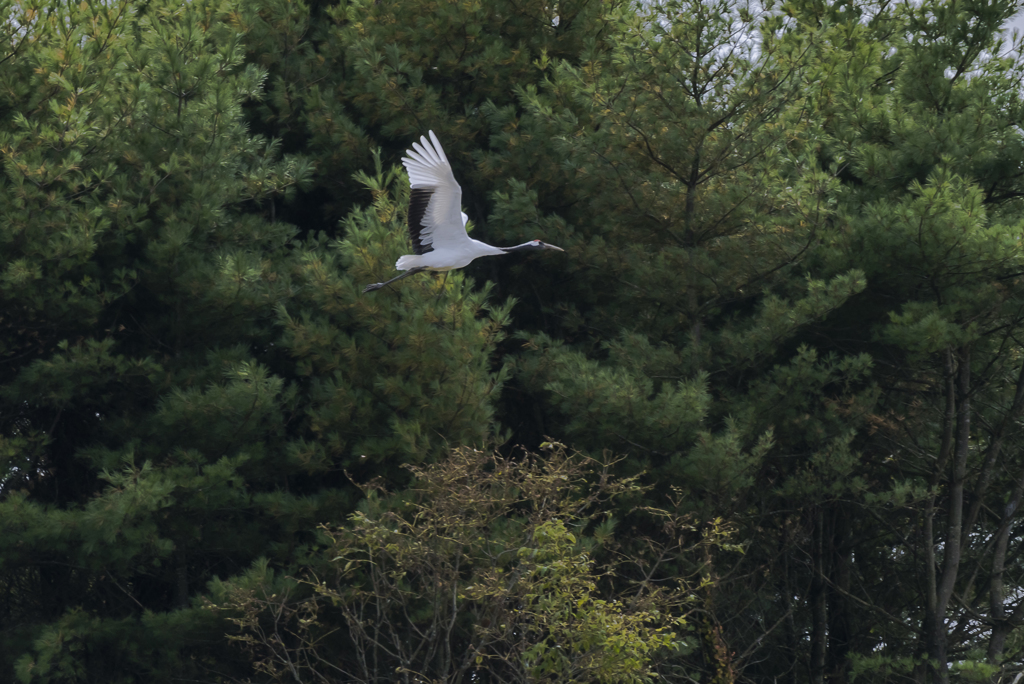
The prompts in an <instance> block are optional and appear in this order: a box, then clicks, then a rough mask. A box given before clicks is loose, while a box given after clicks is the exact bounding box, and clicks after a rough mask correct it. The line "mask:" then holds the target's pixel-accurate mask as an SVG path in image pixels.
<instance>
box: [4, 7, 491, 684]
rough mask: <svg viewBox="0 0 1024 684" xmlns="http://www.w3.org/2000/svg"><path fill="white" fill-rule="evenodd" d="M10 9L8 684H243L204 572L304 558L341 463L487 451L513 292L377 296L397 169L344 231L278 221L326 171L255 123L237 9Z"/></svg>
mask: <svg viewBox="0 0 1024 684" xmlns="http://www.w3.org/2000/svg"><path fill="white" fill-rule="evenodd" d="M3 10H4V14H3V19H2V22H3V23H2V26H3V29H2V32H0V35H3V36H5V37H6V38H5V41H4V42H3V45H2V48H0V49H2V50H3V52H2V54H0V59H2V60H4V69H3V70H2V72H0V109H2V110H3V112H4V114H5V116H4V118H3V124H2V125H0V155H2V159H3V164H4V166H3V173H2V175H0V210H2V211H3V214H4V217H5V218H4V222H3V224H2V226H0V250H2V251H3V259H2V260H0V261H2V264H3V266H2V267H0V297H2V299H3V301H4V311H3V314H2V321H3V325H2V326H0V357H2V360H3V364H2V367H3V370H0V587H2V592H0V593H2V594H3V596H4V597H5V598H4V601H3V604H2V607H0V611H2V612H0V624H2V625H3V628H2V630H0V679H3V678H5V681H6V680H7V679H10V680H13V678H14V676H15V670H16V672H17V676H18V677H20V678H21V680H22V681H25V682H73V681H94V680H95V681H110V682H164V681H173V680H175V679H176V678H181V677H185V678H193V679H201V678H204V677H214V676H224V677H230V676H235V675H237V674H238V673H241V672H245V671H246V666H245V664H244V663H241V662H239V661H238V660H237V658H236V657H235V656H233V655H231V654H230V653H229V652H228V651H227V650H226V645H225V642H224V639H223V633H224V631H225V629H226V627H225V624H224V623H223V621H222V620H220V619H219V618H216V616H212V615H211V614H209V613H208V612H205V611H202V610H201V609H200V608H199V607H198V604H199V598H198V597H199V595H200V593H201V592H202V591H204V587H205V585H206V584H207V582H209V581H211V580H212V579H213V578H214V577H216V576H232V575H235V574H237V573H240V572H242V571H244V570H245V569H246V568H247V567H249V565H250V564H251V563H252V562H253V561H254V560H255V559H256V558H259V557H261V556H267V557H269V558H271V559H272V561H273V563H275V564H276V565H279V566H284V567H288V566H290V565H293V564H295V563H297V562H298V558H300V557H301V556H302V554H303V553H305V549H306V547H307V546H308V544H310V543H311V542H312V541H313V539H314V536H315V531H314V530H315V526H316V524H317V523H318V522H320V521H323V520H327V519H332V518H340V517H341V516H343V515H345V514H346V513H348V512H349V511H351V509H352V505H353V501H354V499H355V498H356V497H357V496H358V491H357V490H355V489H354V488H353V487H352V486H351V485H350V484H349V482H348V480H347V479H346V477H345V475H344V472H345V470H346V469H348V470H351V471H352V472H354V473H356V472H358V473H360V474H363V475H369V474H380V475H385V476H388V477H391V478H394V479H396V480H402V479H404V473H403V471H401V470H399V469H398V467H397V466H399V465H400V464H401V463H403V462H410V461H411V462H422V461H429V460H430V459H432V458H434V457H436V456H437V455H438V454H439V453H441V451H442V449H443V448H444V446H445V444H446V441H447V440H453V441H457V442H459V443H466V444H483V443H485V442H487V441H488V440H489V439H491V438H492V437H493V436H494V435H495V432H496V431H497V430H496V428H495V425H494V421H493V414H494V408H493V405H492V402H493V397H494V396H495V395H496V393H497V392H499V391H500V389H501V386H502V383H503V381H504V378H505V371H504V370H503V369H502V366H501V364H500V363H499V364H496V365H494V367H493V368H492V363H493V362H494V359H493V351H494V349H495V347H496V345H497V344H498V342H499V341H500V340H501V338H502V332H501V329H502V326H503V325H504V324H505V323H506V322H507V320H508V311H509V308H510V306H511V305H510V304H507V305H504V306H495V307H492V308H491V309H490V312H489V313H488V312H487V311H484V308H485V301H486V299H487V295H486V291H485V292H481V293H474V292H473V291H472V289H471V287H470V284H469V283H468V282H467V281H464V280H463V279H461V278H452V279H449V282H448V289H447V290H446V291H445V292H443V293H441V295H440V296H438V291H437V289H438V288H437V287H436V284H432V282H431V280H430V279H429V278H426V277H425V278H424V279H423V280H422V281H421V282H420V283H419V285H418V286H416V285H412V284H410V285H411V286H410V287H409V288H406V289H405V294H406V295H407V296H406V297H405V298H404V299H400V298H398V297H396V296H390V297H389V293H387V292H384V293H379V294H380V295H381V296H380V297H377V298H375V299H374V300H371V299H369V298H365V299H364V298H361V297H360V296H359V292H360V290H361V286H362V284H363V278H364V277H366V276H368V275H369V273H370V271H371V270H374V271H377V270H379V269H382V268H384V267H385V266H384V264H385V263H386V262H390V261H391V260H392V259H393V257H392V256H391V255H392V253H393V252H396V251H398V250H399V249H401V248H400V247H399V246H398V244H397V239H398V236H399V235H401V232H402V231H401V228H400V222H402V221H404V213H403V212H404V210H403V211H402V212H399V211H397V210H396V209H395V207H396V206H397V204H396V202H401V203H403V204H404V203H405V202H406V201H407V195H403V196H401V197H399V198H397V200H396V198H394V197H392V196H391V195H390V194H389V193H393V192H395V190H394V188H393V187H392V185H393V184H394V183H395V182H396V180H397V179H398V178H399V175H398V172H396V171H388V172H384V171H383V170H382V169H381V168H380V167H379V166H378V168H377V169H376V171H375V173H374V174H372V175H371V174H367V173H364V174H363V175H362V176H361V177H360V179H361V181H355V182H353V181H351V179H350V178H348V177H347V178H345V179H344V182H346V183H347V184H348V185H349V186H350V190H349V192H351V193H353V195H356V194H358V195H359V196H360V197H361V200H362V201H363V202H364V203H366V202H370V201H373V202H374V205H373V207H372V208H368V209H356V210H353V211H352V212H351V214H350V216H349V217H348V219H347V220H346V222H345V224H344V228H345V230H347V235H346V237H345V239H344V240H333V239H331V238H329V237H327V236H324V235H322V234H316V235H310V236H307V237H306V238H304V239H301V240H300V239H298V237H297V233H298V231H297V229H296V228H295V227H294V226H291V225H289V224H287V223H282V222H280V221H276V220H275V213H276V211H277V209H276V207H278V205H287V203H288V202H290V201H293V200H294V199H295V197H296V191H298V190H300V189H301V188H308V187H309V185H308V184H309V182H310V179H311V178H312V173H313V165H312V164H311V162H310V160H309V158H308V157H303V156H299V155H292V154H290V153H288V154H286V153H284V151H283V145H284V143H282V142H279V141H277V140H271V139H267V138H264V137H262V136H260V135H257V134H253V133H252V132H251V131H250V126H249V125H248V123H247V122H246V120H245V118H244V117H245V114H246V111H248V110H252V109H256V110H258V109H259V108H260V107H261V106H262V105H261V104H260V100H261V98H263V96H264V88H265V87H266V78H267V74H266V71H265V70H264V69H263V68H261V67H260V66H258V65H255V64H245V62H244V56H245V52H244V45H243V40H242V39H243V36H242V35H241V34H240V33H239V32H238V31H237V30H236V22H237V20H238V18H239V16H240V15H239V14H238V7H237V3H233V2H229V1H227V0H224V1H223V2H221V1H218V0H211V1H210V2H193V3H187V4H185V5H181V4H180V3H179V4H175V3H166V2H147V3H134V2H130V1H126V2H117V3H105V4H100V5H92V6H90V5H89V4H88V3H84V4H74V3H72V4H67V3H58V4H53V3H42V2H39V3H33V2H25V3H18V4H8V3H5V4H4V5H3ZM402 184H403V185H405V181H404V180H403V182H402ZM368 190H370V192H367V191H368ZM400 192H404V193H407V190H402V191H400ZM386 235H389V236H390V239H391V241H392V242H390V243H388V244H387V247H386V249H387V250H389V251H388V252H387V256H386V258H385V255H384V253H383V252H382V251H381V250H382V249H384V247H383V246H382V245H384V244H385V243H386V240H385V239H384V237H385V236H386ZM346 269H347V272H346ZM212 673H217V674H216V675H214V674H212Z"/></svg>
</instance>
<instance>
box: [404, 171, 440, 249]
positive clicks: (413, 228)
mask: <svg viewBox="0 0 1024 684" xmlns="http://www.w3.org/2000/svg"><path fill="white" fill-rule="evenodd" d="M433 194H434V191H433V190H432V189H429V188H413V191H412V196H411V197H410V198H409V239H410V240H411V241H412V251H413V254H417V255H423V254H426V253H427V252H432V251H433V250H434V248H433V246H431V245H424V244H423V243H422V242H420V235H421V234H422V232H423V218H424V217H425V216H426V215H427V206H429V204H430V198H431V196H433Z"/></svg>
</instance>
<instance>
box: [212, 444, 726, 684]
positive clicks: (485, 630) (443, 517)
mask: <svg viewBox="0 0 1024 684" xmlns="http://www.w3.org/2000/svg"><path fill="white" fill-rule="evenodd" d="M610 466H611V464H610V463H603V464H602V463H599V462H596V461H594V460H593V459H588V458H585V457H582V456H580V455H575V456H570V455H567V454H566V453H565V452H564V449H563V448H562V447H561V446H554V445H552V448H551V449H550V450H549V453H548V454H546V455H545V456H544V457H543V458H541V457H536V456H528V457H524V458H521V459H510V458H503V457H501V456H498V455H493V454H487V453H485V452H481V451H476V450H472V449H466V448H460V449H456V450H455V451H453V452H452V453H451V454H450V455H449V457H448V458H447V459H445V460H443V461H441V462H439V463H437V464H435V465H431V466H427V467H424V468H419V467H414V468H411V471H412V473H413V475H414V476H415V478H416V480H415V482H414V484H413V485H412V487H411V488H410V489H409V490H408V491H407V492H406V493H405V494H403V495H400V496H394V495H389V494H388V493H386V492H383V491H379V490H377V489H375V488H369V489H367V492H366V493H367V497H366V499H365V500H364V502H363V504H362V505H361V506H360V510H359V511H358V512H356V513H354V514H353V515H352V516H350V518H349V521H348V524H346V525H344V526H341V525H330V526H326V527H325V528H324V534H325V541H326V542H327V546H326V547H325V548H324V550H323V554H324V555H323V558H322V559H321V560H320V561H319V562H318V565H317V566H315V570H313V571H311V574H309V575H308V577H309V579H307V580H305V581H304V582H302V583H301V584H300V585H295V584H290V585H289V582H287V581H284V582H282V581H281V580H280V579H278V578H276V577H275V576H274V575H273V574H272V573H270V572H268V571H267V570H266V568H265V566H260V567H259V568H257V570H256V571H254V572H253V573H251V574H250V575H249V576H247V577H246V578H244V580H242V581H241V582H239V583H237V584H234V585H221V586H220V587H219V588H218V593H219V595H220V597H221V598H219V599H216V601H217V602H216V604H215V605H211V606H210V607H211V608H216V609H218V610H231V611H235V612H234V615H235V617H233V618H232V620H233V621H234V622H235V623H236V624H237V625H238V626H239V627H240V629H241V632H240V634H239V635H237V636H235V637H233V638H234V639H236V640H237V641H239V642H240V643H241V644H243V645H244V646H245V647H246V648H247V649H248V650H249V652H250V653H252V654H253V656H254V657H255V659H256V662H257V665H258V668H259V669H260V671H262V672H263V673H265V674H267V675H269V676H270V678H271V680H273V681H291V680H292V678H293V677H311V678H316V679H318V680H320V681H360V682H376V681H394V679H395V678H396V677H397V678H398V679H399V680H400V681H415V680H416V679H429V680H431V681H462V680H464V678H465V677H466V676H470V677H472V678H479V679H482V680H484V681H492V680H493V681H518V682H537V681H548V680H550V679H556V680H557V681H565V682H569V681H579V682H644V681H653V677H655V671H654V666H655V665H656V664H657V663H658V662H659V661H661V660H663V659H665V658H666V657H667V656H671V655H673V654H675V653H678V652H685V651H686V650H687V647H686V641H685V639H684V637H683V634H684V631H685V629H686V622H685V619H684V618H685V615H686V613H687V612H688V611H689V605H690V595H691V593H692V591H693V587H692V586H691V585H689V584H688V583H687V582H686V581H685V580H684V578H681V577H666V576H665V575H664V572H665V570H667V569H668V567H667V566H664V559H665V558H666V557H667V556H668V555H674V554H676V553H685V554H694V555H700V554H702V553H705V552H707V551H708V550H709V549H711V548H712V547H713V546H715V545H717V544H720V543H724V538H723V537H720V536H717V535H708V536H707V537H706V538H705V539H704V540H698V541H696V542H695V543H692V544H687V545H684V546H679V547H672V548H667V547H663V548H661V551H662V559H663V560H662V561H660V562H659V561H658V560H656V557H655V560H653V561H652V562H651V564H650V565H648V564H647V563H648V561H647V560H646V559H645V558H639V559H633V558H627V557H625V556H622V555H620V553H619V549H618V548H617V545H616V544H615V543H614V542H611V543H610V545H608V546H603V547H602V548H600V549H598V548H597V547H596V546H595V544H596V543H597V542H596V539H585V536H584V535H587V534H588V531H589V530H590V529H591V526H592V525H593V524H595V523H600V525H599V527H598V528H597V529H598V530H599V532H598V534H599V536H600V537H603V538H604V539H605V540H606V542H607V541H610V537H609V535H608V533H609V531H610V529H611V528H612V527H613V525H614V523H613V522H612V521H611V520H610V519H608V518H607V517H606V516H607V513H606V511H607V510H608V506H609V504H611V503H612V502H614V501H616V500H618V499H620V498H623V497H629V498H633V497H635V496H636V495H637V494H642V493H643V492H644V490H645V488H643V487H641V486H640V485H639V484H638V483H637V482H636V480H635V479H632V478H627V479H617V478H614V477H612V476H611V475H610V472H609V468H610ZM595 476H598V477H595ZM649 513H650V514H651V515H653V516H654V517H655V518H656V519H658V520H660V522H661V524H662V525H664V526H665V528H664V529H665V530H666V531H668V530H674V531H676V532H683V531H685V530H688V529H690V528H689V526H688V525H687V524H686V521H685V520H684V519H682V518H679V517H678V516H674V515H669V514H668V513H666V512H663V511H655V510H651V511H650V512H649ZM649 541H650V542H651V543H655V542H654V541H653V540H649ZM677 543H680V542H677ZM588 548H589V549H591V550H590V551H588ZM597 555H600V556H601V558H602V560H600V561H598V560H597ZM314 571H315V574H312V572H314ZM614 580H624V581H627V584H626V585H625V586H623V587H622V588H621V589H620V590H618V591H616V592H615V593H613V594H612V595H610V596H609V595H608V593H607V589H606V587H607V585H608V583H609V582H613V581H614ZM289 586H290V589H289ZM303 586H304V587H306V588H307V589H311V590H312V591H313V593H312V595H309V594H308V593H306V594H305V595H304V594H303V592H301V591H299V589H300V588H301V587H303ZM370 616H372V618H371V617H370ZM338 617H340V618H341V619H340V620H339V619H338ZM332 630H337V631H336V632H334V631H332Z"/></svg>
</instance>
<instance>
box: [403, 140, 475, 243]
mask: <svg viewBox="0 0 1024 684" xmlns="http://www.w3.org/2000/svg"><path fill="white" fill-rule="evenodd" d="M429 135H430V139H429V140H428V139H427V136H425V135H424V136H423V137H421V138H420V141H419V142H418V143H415V142H414V143H413V144H412V149H410V150H409V151H408V152H406V156H405V157H404V158H403V159H402V164H403V165H404V166H405V170H406V171H408V172H409V184H410V185H411V186H412V199H411V200H410V201H409V237H410V238H411V239H412V250H413V252H415V253H416V254H426V253H427V252H430V251H432V250H433V249H435V248H443V247H446V246H447V247H455V246H457V245H460V244H462V243H464V242H466V241H467V240H468V239H469V237H468V236H467V235H466V223H465V218H464V217H465V214H463V213H462V188H461V187H459V184H458V183H456V182H455V176H454V175H453V174H452V167H451V166H450V165H449V164H448V158H447V157H445V156H444V150H443V149H441V143H439V142H438V141H437V136H436V135H434V132H433V131H429Z"/></svg>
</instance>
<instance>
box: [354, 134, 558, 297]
mask: <svg viewBox="0 0 1024 684" xmlns="http://www.w3.org/2000/svg"><path fill="white" fill-rule="evenodd" d="M428 135H429V136H430V138H429V140H428V139H427V136H426V135H425V136H422V137H421V138H420V141H419V142H414V143H413V144H412V149H410V150H408V151H407V152H406V156H405V157H404V158H403V159H402V165H403V166H405V169H406V171H407V172H408V173H409V185H410V186H412V197H411V198H410V200H409V238H410V239H411V240H412V251H413V252H414V254H406V255H405V256H402V257H399V259H398V261H397V262H396V263H395V268H397V269H398V270H399V271H405V273H403V274H401V275H399V276H396V277H394V278H392V279H391V280H388V281H385V282H383V283H374V284H373V285H367V286H366V289H364V290H363V292H370V291H372V290H378V289H380V288H382V287H384V286H385V285H387V284H388V283H393V282H395V281H396V280H400V279H401V278H405V277H406V276H410V275H412V274H413V273H419V272H420V271H425V270H427V271H450V270H452V269H454V268H462V267H463V266H467V265H468V264H469V263H470V262H471V261H473V260H474V259H476V258H477V257H482V256H498V255H500V254H508V253H509V252H514V251H517V250H529V249H554V250H557V251H559V252H561V251H563V250H562V249H561V248H559V247H555V246H554V245H548V244H545V243H543V242H541V241H540V240H531V241H530V242H524V243H523V244H521V245H516V246H515V247H492V246H491V245H488V244H486V243H484V242H480V241H479V240H474V239H473V238H471V237H469V235H468V234H467V233H466V222H467V221H468V220H469V217H468V216H466V214H464V213H463V212H462V188H461V187H459V184H458V183H457V182H456V181H455V176H454V175H453V174H452V167H451V165H450V164H449V163H448V158H447V157H445V155H444V150H443V149H442V148H441V143H440V142H439V141H438V139H437V136H436V135H434V132H433V131H429V132H428Z"/></svg>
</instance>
